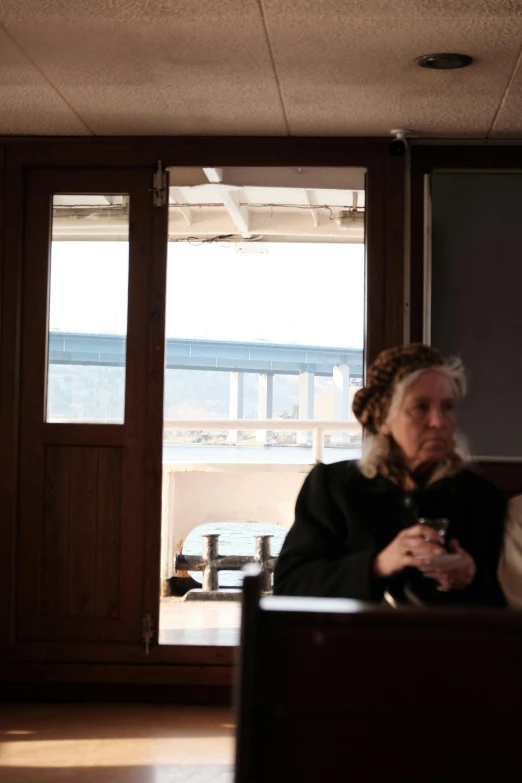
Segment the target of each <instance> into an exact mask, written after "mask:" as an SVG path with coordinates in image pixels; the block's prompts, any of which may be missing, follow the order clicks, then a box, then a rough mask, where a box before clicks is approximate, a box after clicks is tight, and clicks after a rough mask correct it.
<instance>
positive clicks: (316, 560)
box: [274, 344, 505, 606]
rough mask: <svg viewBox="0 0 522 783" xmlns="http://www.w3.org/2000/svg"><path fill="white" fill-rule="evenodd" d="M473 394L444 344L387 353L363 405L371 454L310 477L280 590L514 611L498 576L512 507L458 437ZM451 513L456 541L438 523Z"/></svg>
mask: <svg viewBox="0 0 522 783" xmlns="http://www.w3.org/2000/svg"><path fill="white" fill-rule="evenodd" d="M464 393H465V377H464V373H463V369H462V367H461V365H460V362H458V361H456V360H453V361H447V360H445V359H444V358H443V357H442V356H441V355H440V353H439V352H438V351H437V350H436V349H434V348H431V347H429V346H426V345H420V344H414V345H406V346H402V347H399V348H394V349H391V350H387V351H383V352H382V353H381V354H380V355H379V357H378V358H377V360H376V361H375V362H374V364H373V365H372V367H371V368H370V370H369V372H368V382H367V385H366V386H365V387H364V388H362V389H360V390H359V391H358V392H357V394H356V395H355V398H354V402H353V411H354V413H355V416H356V417H357V419H358V420H359V421H360V422H361V424H362V425H363V427H364V428H365V430H366V432H367V433H368V437H367V439H366V445H367V448H366V451H365V454H364V456H363V458H362V459H361V460H360V461H359V462H355V461H354V462H337V463H334V464H331V465H323V464H319V465H317V466H316V467H315V468H314V469H313V470H312V471H311V472H310V474H309V476H308V477H307V479H306V481H305V482H304V485H303V488H302V490H301V492H300V495H299V497H298V500H297V504H296V516H295V523H294V525H293V527H292V528H291V530H290V531H289V533H288V536H287V538H286V541H285V543H284V546H283V549H282V551H281V554H280V556H279V559H278V563H277V567H276V571H275V578H274V592H275V593H276V594H280V595H305V596H340V597H345V598H355V599H359V600H362V601H382V600H383V598H387V599H388V600H389V601H390V596H391V601H390V602H393V601H394V600H397V601H399V602H401V601H413V602H415V603H420V604H430V603H447V604H461V605H489V606H503V605H504V604H505V599H504V596H503V593H502V591H501V589H500V587H499V584H498V581H497V576H496V572H497V567H498V559H499V550H500V546H501V541H502V531H503V520H504V514H505V504H504V500H503V497H502V495H501V494H500V492H499V491H498V490H497V489H495V487H493V485H491V484H489V483H488V482H487V481H485V480H484V479H482V478H480V477H479V476H477V475H475V474H474V473H472V472H470V471H469V470H467V469H466V468H465V467H464V456H463V450H462V449H459V446H458V438H456V437H455V405H456V403H457V401H458V400H459V399H460V398H461V397H462V396H463V395H464ZM421 518H424V519H425V521H427V522H428V525H425V524H422V525H421V524H419V519H421ZM440 518H445V519H446V520H449V528H448V534H447V538H446V546H444V542H443V538H442V535H441V533H440V532H438V531H440V530H441V529H442V528H441V527H440V525H438V524H436V523H435V522H434V521H433V520H435V519H440ZM430 520H432V525H431V526H430V525H429V521H430ZM435 528H437V529H435ZM449 555H452V556H449Z"/></svg>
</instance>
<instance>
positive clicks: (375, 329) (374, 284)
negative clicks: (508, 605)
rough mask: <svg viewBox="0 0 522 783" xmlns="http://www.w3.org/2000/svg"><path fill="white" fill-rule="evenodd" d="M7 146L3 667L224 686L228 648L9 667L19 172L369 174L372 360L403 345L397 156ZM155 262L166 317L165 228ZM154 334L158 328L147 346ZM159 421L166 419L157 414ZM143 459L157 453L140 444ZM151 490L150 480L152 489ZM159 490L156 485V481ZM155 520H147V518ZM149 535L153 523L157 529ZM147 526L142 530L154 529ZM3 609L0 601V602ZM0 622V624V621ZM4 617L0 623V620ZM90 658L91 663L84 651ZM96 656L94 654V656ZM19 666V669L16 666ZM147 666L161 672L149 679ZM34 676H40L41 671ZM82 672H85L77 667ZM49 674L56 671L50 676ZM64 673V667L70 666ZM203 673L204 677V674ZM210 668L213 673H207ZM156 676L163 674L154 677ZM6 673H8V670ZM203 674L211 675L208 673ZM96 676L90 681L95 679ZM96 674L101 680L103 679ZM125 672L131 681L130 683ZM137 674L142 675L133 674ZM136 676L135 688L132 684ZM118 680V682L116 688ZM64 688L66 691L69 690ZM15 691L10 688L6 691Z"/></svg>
mask: <svg viewBox="0 0 522 783" xmlns="http://www.w3.org/2000/svg"><path fill="white" fill-rule="evenodd" d="M2 141H3V142H4V144H5V150H6V155H5V158H6V165H5V177H4V182H5V192H6V193H8V194H9V198H7V199H6V201H5V209H4V216H5V231H4V235H3V243H2V245H3V251H4V258H3V261H4V264H3V275H2V284H3V285H2V300H1V301H2V312H1V325H2V331H1V336H2V343H1V354H0V355H1V361H2V364H1V368H2V372H1V378H0V403H1V405H2V409H1V413H0V443H1V444H2V445H1V446H0V448H1V453H0V542H1V543H3V542H6V544H7V550H6V551H7V552H8V557H7V558H5V560H6V562H5V566H6V567H5V570H4V571H0V594H2V595H4V596H7V597H8V599H9V600H8V601H6V602H4V606H6V607H7V609H8V611H7V612H6V614H5V623H2V627H0V660H1V659H2V657H3V658H4V659H6V658H7V659H9V658H11V663H9V676H10V677H11V678H14V680H15V682H19V684H21V683H22V682H33V683H34V682H35V681H37V680H38V679H40V678H41V677H47V678H49V679H51V680H53V681H55V680H56V679H57V678H58V679H60V677H62V678H63V679H64V680H66V681H67V682H68V683H71V682H86V681H90V682H94V681H99V679H98V680H96V677H102V678H103V680H104V681H105V682H117V680H118V677H117V674H116V671H114V672H112V674H109V671H108V669H107V664H108V661H110V660H113V661H114V662H116V661H118V662H121V663H125V664H126V665H125V670H126V671H128V677H130V678H131V680H132V681H134V682H140V683H144V682H157V683H158V682H165V683H166V682H170V683H177V684H179V686H180V688H187V687H191V686H199V685H202V686H203V685H204V686H205V687H209V688H211V689H212V688H218V687H229V686H230V683H231V682H232V665H233V662H234V659H235V652H236V651H235V648H227V647H185V646H183V647H170V646H158V645H155V647H154V648H153V649H152V650H151V656H150V666H147V667H146V669H145V668H142V665H141V664H138V661H137V660H136V658H135V657H134V656H132V655H127V656H126V659H125V656H123V658H124V660H122V655H121V652H120V651H119V650H118V649H117V646H116V645H113V646H112V649H111V645H106V646H104V648H103V650H100V651H99V663H95V662H92V663H90V664H89V665H88V666H87V665H86V664H84V663H83V661H82V656H83V654H84V653H83V652H82V650H81V645H77V646H76V647H75V645H53V646H52V649H49V646H48V645H47V646H46V649H45V650H44V649H43V648H42V654H44V653H45V654H47V655H48V654H49V653H51V655H52V657H53V658H54V660H55V661H58V660H61V661H68V664H67V666H66V665H65V664H63V665H61V666H62V668H61V669H60V671H61V672H62V674H61V675H60V674H59V671H58V669H59V668H60V664H57V663H56V664H51V663H49V664H45V665H44V664H38V665H37V664H35V663H34V659H33V662H30V660H29V658H30V657H31V655H30V654H29V651H28V650H25V649H24V648H23V646H18V649H17V655H18V659H19V661H20V662H19V663H14V662H13V661H12V657H11V650H12V647H11V642H12V640H13V622H14V612H13V602H14V590H13V583H14V555H15V551H14V550H15V544H14V542H15V539H16V519H17V507H16V495H17V487H18V438H19V409H18V401H19V388H18V382H19V368H20V329H21V324H20V312H21V287H22V274H23V231H24V201H25V183H26V175H27V172H28V171H29V170H31V169H34V168H40V167H45V168H59V169H62V168H82V167H85V168H90V167H97V168H103V167H110V168H125V167H132V168H141V167H145V168H149V169H150V168H151V167H155V166H156V165H157V162H158V161H163V163H164V164H165V165H169V166H175V165H180V166H199V167H202V166H209V167H222V166H317V167H321V166H336V167H364V168H366V170H367V194H366V208H367V214H368V224H367V234H366V242H367V276H368V277H367V316H366V320H367V335H366V357H367V359H371V358H373V357H374V356H375V355H376V354H377V353H378V352H379V351H380V350H382V349H383V348H385V347H389V346H391V345H394V344H397V343H400V342H402V340H403V329H404V324H403V308H404V297H403V293H404V252H405V251H404V247H405V245H404V243H405V231H404V205H405V184H406V182H405V172H406V159H405V158H391V157H390V156H389V153H388V145H389V141H388V140H386V139H345V138H335V139H332V138H329V139H323V138H296V139H289V138H170V139H169V138H118V139H116V138H108V139H85V138H79V139H78V138H73V139H70V138H67V139H63V138H61V139H41V138H39V139H12V138H6V139H4V140H2V139H0V144H1V143H2ZM157 221H158V225H156V227H155V229H156V237H157V244H156V248H155V252H154V264H155V265H156V266H155V268H156V273H157V275H158V282H159V285H158V288H157V290H156V292H155V295H156V306H155V307H154V310H155V311H156V312H158V313H159V312H161V311H162V309H163V311H164V301H163V297H164V288H165V286H164V282H162V281H161V274H162V273H161V271H160V269H159V266H158V265H159V264H160V257H161V247H162V243H163V242H165V241H166V238H167V237H166V235H165V234H164V233H162V232H165V231H166V230H167V224H166V221H163V223H162V222H161V220H160V219H159V218H158V219H157ZM160 332H161V324H160V321H158V322H157V328H156V332H155V334H156V339H157V338H158V336H159V334H160ZM149 383H151V384H157V383H161V384H163V366H162V367H161V368H159V366H152V367H151V374H150V379H149ZM154 415H155V416H156V417H159V416H161V418H162V416H163V411H155V413H154ZM149 445H150V449H151V452H150V453H151V454H152V453H153V452H154V450H155V449H158V448H159V447H160V446H161V444H160V443H158V442H155V443H154V442H152V441H151V443H150V444H149ZM156 480H157V477H156V479H155V481H156ZM159 480H160V481H161V477H159ZM151 513H152V512H151ZM157 526H158V531H159V529H160V520H159V519H158V520H157ZM153 527H154V520H152V519H151V520H149V525H148V529H149V530H152V529H153ZM147 546H149V547H151V548H155V549H156V554H157V559H158V562H159V558H160V554H159V535H158V536H152V534H151V538H150V539H149V541H148V542H147ZM158 589H159V588H158V585H156V584H152V583H151V582H150V580H149V582H147V583H146V584H145V591H146V593H147V594H149V595H150V596H152V595H153V594H155V592H157V591H158ZM0 603H1V602H0ZM0 617H1V615H0ZM2 619H4V618H2ZM93 654H94V653H93ZM95 657H96V656H95ZM24 660H25V663H24ZM155 664H159V665H160V669H158V670H157V673H156V674H152V671H153V670H154V669H155V666H154V665H155ZM42 666H43V667H44V669H45V671H43V670H42ZM86 666H87V668H86ZM57 667H58V669H57ZM67 667H68V668H67ZM201 667H204V668H201ZM207 667H210V668H209V669H208V670H207ZM160 670H161V672H162V673H160ZM6 671H7V670H6ZM205 671H208V673H207V674H205ZM96 672H98V675H97V674H96ZM102 672H105V674H102ZM133 672H134V674H133ZM137 672H141V673H140V674H139V677H138V674H137ZM137 677H138V679H136V678H137ZM114 678H116V679H114ZM67 687H70V685H68V686H67ZM15 690H16V688H15Z"/></svg>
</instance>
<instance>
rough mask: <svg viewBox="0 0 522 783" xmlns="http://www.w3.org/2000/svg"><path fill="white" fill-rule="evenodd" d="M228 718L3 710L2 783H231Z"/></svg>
mask: <svg viewBox="0 0 522 783" xmlns="http://www.w3.org/2000/svg"><path fill="white" fill-rule="evenodd" d="M234 732H235V729H234V726H233V724H232V715H231V711H230V710H229V709H227V708H221V707H219V708H216V707H182V706H176V705H148V704H139V705H134V704H129V705H116V704H23V703H20V704H14V703H9V702H3V703H2V702H0V781H2V783H51V781H52V782H53V783H62V781H73V782H74V783H178V782H179V783H181V781H183V783H232V779H233V774H232V770H233V755H234Z"/></svg>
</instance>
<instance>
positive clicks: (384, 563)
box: [373, 525, 445, 577]
mask: <svg viewBox="0 0 522 783" xmlns="http://www.w3.org/2000/svg"><path fill="white" fill-rule="evenodd" d="M441 544H442V539H441V537H440V536H439V534H438V533H437V531H436V530H434V529H433V528H432V527H428V526H427V525H414V526H413V527H408V528H406V529H405V530H401V532H400V533H399V534H398V535H397V536H396V537H395V538H394V539H393V541H392V542H391V544H388V546H387V547H386V549H383V550H382V552H379V554H378V555H377V557H376V558H375V562H374V564H373V570H374V573H375V574H376V575H377V576H379V577H385V576H393V574H397V573H398V572H399V571H402V570H403V569H404V568H408V566H413V567H414V568H419V566H426V565H429V564H430V561H429V559H426V558H427V557H430V556H431V557H433V556H434V555H442V554H444V552H445V550H444V549H443V547H442V546H441Z"/></svg>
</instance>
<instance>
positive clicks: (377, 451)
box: [359, 358, 470, 478]
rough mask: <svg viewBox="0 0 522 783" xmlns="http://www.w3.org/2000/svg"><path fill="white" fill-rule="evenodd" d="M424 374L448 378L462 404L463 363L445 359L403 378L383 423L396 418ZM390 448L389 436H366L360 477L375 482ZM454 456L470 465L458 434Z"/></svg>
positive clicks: (386, 459) (465, 385) (464, 379)
mask: <svg viewBox="0 0 522 783" xmlns="http://www.w3.org/2000/svg"><path fill="white" fill-rule="evenodd" d="M425 372H438V373H440V374H441V375H444V376H445V377H446V378H448V380H449V381H451V385H452V388H453V391H454V396H455V400H457V401H458V400H461V399H462V398H463V397H464V396H465V395H466V391H467V384H466V375H465V372H464V367H463V365H462V362H461V360H460V359H458V358H455V359H448V361H446V362H445V363H444V364H442V365H440V366H439V367H426V368H425V369H422V370H416V371H415V372H412V373H410V374H409V375H407V376H406V378H403V379H402V381H401V382H400V383H399V384H398V385H397V388H396V389H395V391H394V393H393V397H392V401H391V405H390V410H389V413H388V416H387V417H386V421H390V420H391V419H393V418H394V417H395V415H396V414H397V411H398V410H399V408H400V407H401V405H402V402H403V400H404V395H405V394H406V392H407V390H408V389H409V387H410V386H411V385H412V384H414V383H415V381H416V380H417V379H418V378H419V377H420V376H421V375H422V374H423V373H425ZM392 448H393V440H392V438H391V436H390V435H385V434H384V433H383V432H379V433H378V434H377V435H369V434H367V435H366V438H365V440H364V445H363V456H362V457H361V459H360V460H359V469H360V471H361V473H362V474H363V476H366V478H374V477H375V476H376V475H377V472H378V470H379V466H380V465H382V464H383V463H386V462H387V461H388V459H389V458H390V455H391V453H392ZM454 452H455V454H457V455H458V456H459V457H460V459H461V460H462V461H463V462H469V461H470V456H469V450H468V444H467V441H466V439H465V437H464V436H463V435H461V434H460V433H457V434H456V435H455V450H454Z"/></svg>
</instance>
